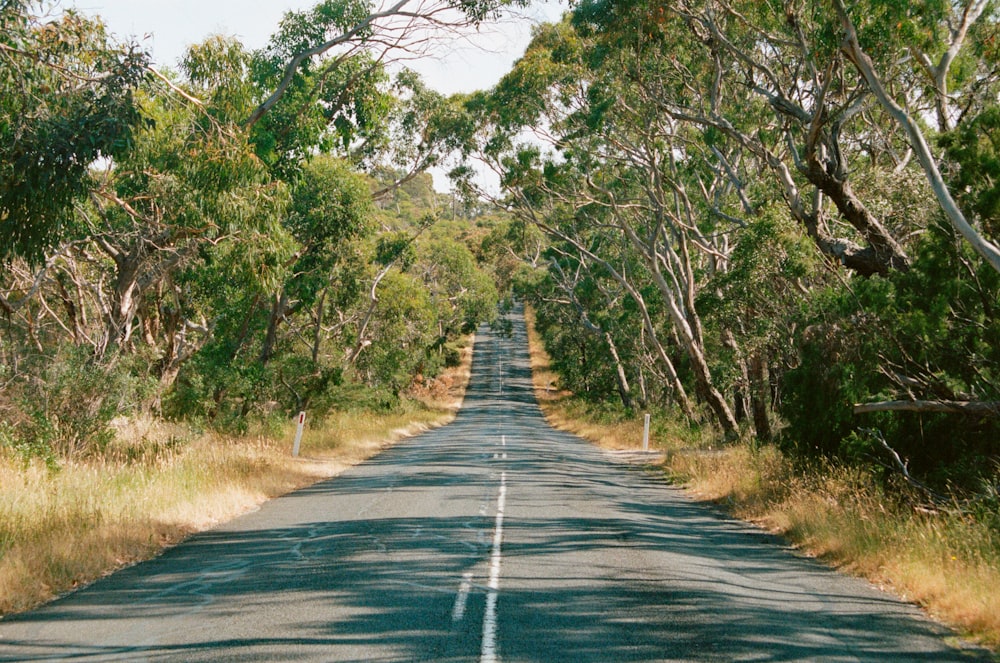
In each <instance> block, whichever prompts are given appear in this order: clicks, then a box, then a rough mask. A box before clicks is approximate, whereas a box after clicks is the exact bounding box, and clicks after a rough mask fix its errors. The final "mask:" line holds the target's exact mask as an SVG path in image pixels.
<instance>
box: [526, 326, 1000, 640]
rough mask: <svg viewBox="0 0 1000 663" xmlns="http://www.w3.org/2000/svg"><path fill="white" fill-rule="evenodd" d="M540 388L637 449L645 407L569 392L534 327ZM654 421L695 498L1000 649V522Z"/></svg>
mask: <svg viewBox="0 0 1000 663" xmlns="http://www.w3.org/2000/svg"><path fill="white" fill-rule="evenodd" d="M528 319H529V327H528V330H529V331H528V336H529V342H530V343H531V361H532V368H533V374H534V375H535V391H536V394H538V397H539V402H540V404H541V406H542V410H543V412H544V413H545V415H546V418H547V419H548V420H549V422H550V423H551V424H552V425H553V426H555V427H556V428H560V429H562V430H567V431H570V432H573V433H576V434H577V435H580V436H581V437H584V438H586V439H588V440H591V441H592V442H594V443H596V444H598V445H600V446H602V447H606V448H614V449H638V448H639V447H640V446H641V444H642V422H641V420H640V415H638V414H637V415H634V416H632V417H626V416H624V415H621V414H618V415H615V416H612V415H610V414H609V410H606V409H603V408H600V407H598V406H594V405H592V404H587V403H584V402H582V401H581V400H579V399H576V398H574V397H573V395H572V394H570V393H568V392H565V391H559V390H558V389H557V384H558V382H557V380H556V377H555V376H554V375H552V374H551V371H550V370H549V368H548V363H547V362H548V358H547V357H546V355H545V352H544V349H543V348H542V347H541V343H540V342H539V339H538V337H537V335H536V334H535V332H534V329H533V326H532V325H531V322H532V319H531V315H530V312H529V314H528ZM665 418H669V419H671V420H672V422H656V421H654V426H653V434H652V435H651V438H652V441H651V447H653V448H656V449H659V450H661V451H662V452H663V453H664V461H663V464H662V467H661V470H662V471H663V472H664V474H665V475H666V477H667V478H668V479H669V480H670V481H671V482H673V483H677V484H680V485H683V486H684V487H685V489H686V490H687V491H688V492H689V493H690V494H692V495H693V496H694V497H695V499H698V500H702V501H711V502H714V503H716V504H719V505H721V506H723V507H725V508H726V509H727V510H728V511H729V512H730V513H732V514H733V515H734V516H736V517H738V518H742V519H744V520H748V521H751V522H754V523H756V524H758V525H759V526H761V527H763V528H766V529H768V530H769V531H772V532H774V533H777V534H780V535H782V536H784V537H785V538H787V539H788V540H789V541H791V542H792V543H793V544H794V545H795V546H796V547H797V548H798V549H799V550H800V551H801V552H802V553H804V554H806V555H809V556H814V557H817V558H819V559H821V560H822V561H824V562H825V563H827V564H829V565H831V566H834V567H836V568H839V569H841V570H843V571H845V572H847V573H851V574H853V575H858V576H861V577H864V578H867V579H868V580H870V581H871V582H872V583H874V584H876V585H878V586H880V587H882V588H884V589H886V590H888V591H890V592H892V593H894V594H896V595H897V596H900V597H901V598H903V599H905V600H907V601H911V602H914V603H916V604H918V605H920V606H922V607H923V608H924V609H925V610H926V611H927V612H928V614H930V615H931V616H933V617H934V618H936V619H938V620H940V621H942V622H944V623H947V624H949V625H951V626H952V627H953V628H955V629H956V630H957V631H959V632H960V633H962V634H963V635H964V636H966V637H968V638H969V639H971V640H973V641H976V642H979V643H981V644H983V645H985V646H987V647H990V648H991V649H992V650H993V651H994V652H996V651H997V650H998V649H1000V592H998V591H997V588H998V587H1000V531H998V530H997V529H996V526H995V523H994V526H993V527H991V526H990V525H989V524H988V523H986V522H983V519H978V518H973V517H970V516H969V515H968V514H966V513H964V512H963V510H961V509H957V508H956V509H939V510H926V509H914V508H913V506H912V504H911V503H908V502H907V501H905V500H902V499H900V498H898V497H893V496H891V495H888V494H886V493H885V491H884V490H883V489H881V488H880V486H879V484H878V483H877V482H876V481H875V480H874V479H873V477H871V476H870V475H867V474H865V473H864V472H862V471H861V470H857V469H852V468H846V467H839V466H834V465H831V464H827V465H822V466H821V465H816V466H814V467H809V468H802V467H796V466H795V465H794V464H793V463H792V462H791V461H790V460H789V459H788V458H787V457H786V456H784V455H783V453H782V452H781V451H780V450H779V449H778V448H776V447H774V446H771V445H764V446H760V447H756V448H755V447H753V446H751V445H747V444H741V445H719V443H718V440H720V439H721V436H719V435H717V434H716V433H715V432H714V431H713V430H712V429H710V428H702V429H700V430H686V428H687V427H686V426H685V425H683V424H679V423H677V422H678V421H679V418H678V417H665Z"/></svg>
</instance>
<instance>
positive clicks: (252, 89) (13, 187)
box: [0, 0, 1000, 646]
mask: <svg viewBox="0 0 1000 663" xmlns="http://www.w3.org/2000/svg"><path fill="white" fill-rule="evenodd" d="M507 4H509V3H508V2H507V1H506V0H474V1H471V2H464V1H463V2H460V3H457V5H456V8H457V9H460V11H455V12H452V13H448V14H447V18H444V16H445V14H438V13H437V12H435V11H434V10H433V9H429V10H428V9H427V7H426V6H421V7H419V8H418V9H419V11H417V12H416V13H415V14H413V15H412V16H411V15H410V14H409V13H408V12H409V9H408V8H407V7H406V6H405V5H400V4H397V5H394V6H393V8H391V9H390V10H389V13H390V14H392V13H394V12H404V13H405V14H406V16H407V17H408V19H407V21H405V22H403V23H398V22H397V23H394V22H393V18H394V17H393V16H388V17H379V16H376V15H372V14H371V13H370V12H371V11H373V9H374V7H373V6H370V5H369V3H367V2H365V1H364V0H326V1H324V2H321V3H318V4H317V5H316V6H315V7H313V8H312V9H308V10H303V11H300V12H292V13H289V14H288V15H287V16H286V18H285V20H284V21H283V22H282V23H281V24H280V25H278V26H276V30H275V32H274V34H273V36H272V38H271V40H270V41H269V43H268V44H267V45H266V46H265V47H264V48H262V49H258V50H252V49H247V48H246V47H245V46H244V45H243V44H241V43H240V42H239V41H238V40H235V39H231V38H224V37H213V38H209V39H207V40H205V41H204V42H203V43H200V44H195V45H193V46H192V47H191V48H190V49H189V51H188V53H187V54H186V56H185V57H184V58H183V59H182V61H181V62H179V63H177V66H176V68H174V69H168V70H164V71H159V70H157V69H155V68H153V67H151V66H150V64H149V61H148V57H147V55H146V54H144V53H143V52H142V51H141V49H139V48H137V47H136V46H135V45H134V44H128V43H124V44H123V43H119V42H117V41H116V40H115V38H113V37H112V36H111V35H108V34H107V33H106V31H105V29H104V26H103V25H102V24H101V23H100V21H99V20H97V19H93V18H89V17H86V16H83V15H81V14H78V13H75V12H72V11H66V12H47V11H44V9H46V7H42V6H41V5H39V4H38V3H34V2H28V1H27V0H14V1H11V2H5V3H2V4H0V87H2V91H3V94H2V95H0V265H2V267H0V458H2V463H3V465H2V466H3V468H4V470H3V471H4V472H5V473H7V474H6V475H5V476H4V484H5V485H6V484H7V483H8V482H11V484H12V485H20V484H19V482H21V483H24V484H25V485H29V484H30V485H36V484H37V485H42V484H43V483H44V482H45V481H49V480H54V481H58V477H59V476H60V475H62V476H65V477H67V479H66V481H67V482H68V484H72V483H74V482H75V481H78V480H77V479H71V477H72V476H75V475H73V474H72V472H71V471H70V470H69V468H74V467H78V466H79V467H84V468H85V467H91V468H95V467H96V468H102V467H111V466H114V467H117V466H128V465H129V463H132V464H137V466H145V465H148V464H150V463H152V464H154V465H155V464H157V463H164V464H167V465H170V464H171V463H174V462H175V459H179V458H181V457H182V456H184V454H183V453H180V451H181V450H186V449H194V448H196V447H197V448H200V447H201V446H206V447H207V448H208V449H210V450H212V451H211V453H221V451H220V450H221V449H224V448H227V447H228V446H231V445H230V443H229V442H228V440H231V439H237V438H239V439H242V438H245V437H246V436H247V435H251V439H252V440H258V441H252V442H250V443H248V444H249V446H248V447H247V448H248V449H250V452H248V453H250V455H249V456H246V457H243V458H244V459H243V460H240V461H238V462H235V466H236V467H237V468H239V467H244V468H245V467H254V466H256V465H257V464H260V463H264V461H261V460H255V459H256V458H257V456H255V455H254V454H257V453H264V452H263V451H259V450H260V449H264V448H267V447H268V445H269V444H271V443H270V442H264V441H260V440H269V439H271V437H270V432H273V431H277V430H282V429H283V428H284V427H286V426H287V424H286V423H285V422H287V421H289V420H290V419H291V418H292V417H293V416H294V415H295V413H297V412H298V411H300V410H303V409H304V410H307V411H309V412H310V416H311V417H312V418H313V419H314V420H316V421H322V420H324V419H327V418H334V417H338V416H341V415H342V414H343V413H345V412H348V413H350V412H356V411H360V412H366V413H381V414H384V415H386V416H389V415H392V414H393V413H397V412H401V411H402V412H404V413H406V412H407V408H408V407H409V406H408V405H407V403H408V402H409V401H408V397H407V394H410V393H413V392H414V391H420V390H422V389H426V388H428V385H431V384H433V380H434V379H436V378H437V377H438V376H440V375H441V372H442V371H444V370H445V369H447V368H449V367H454V366H456V365H457V364H458V363H459V359H460V351H459V343H460V339H461V338H462V337H463V336H464V335H466V334H468V333H469V332H470V331H472V330H473V329H474V328H475V326H476V324H477V323H479V322H482V321H489V320H491V319H492V318H493V316H494V315H495V313H496V303H497V301H498V300H500V299H505V298H509V297H518V298H520V299H521V300H523V301H525V302H526V303H527V304H529V305H530V306H531V307H532V308H533V310H534V312H535V318H534V327H535V330H536V331H537V334H538V337H539V338H540V339H541V340H542V342H543V344H544V347H545V350H546V352H547V353H548V356H549V357H550V365H549V369H548V370H549V373H547V374H546V375H545V376H544V377H543V380H544V385H543V386H542V397H543V401H546V400H551V399H556V401H557V402H558V403H559V409H558V411H556V410H553V409H552V408H551V407H550V408H549V412H550V416H551V417H552V418H553V419H554V420H559V421H562V422H563V423H567V422H574V423H572V425H573V426H581V425H582V424H580V423H579V422H581V421H586V422H595V423H587V426H591V425H593V426H605V425H608V426H611V427H610V428H595V430H594V431H588V430H583V429H578V430H580V432H582V433H585V434H587V435H588V436H592V437H600V438H602V439H604V440H605V441H606V443H608V444H618V443H619V442H620V441H621V440H633V439H636V438H637V437H638V435H637V426H638V425H639V424H638V422H636V421H635V419H636V417H637V416H638V413H640V412H644V411H649V412H652V413H653V415H654V421H655V422H656V424H655V438H656V439H658V440H660V441H661V443H662V444H664V446H665V451H666V453H667V457H668V465H667V467H668V468H669V469H668V470H667V471H668V472H669V473H670V475H671V476H672V477H674V478H675V479H676V480H678V481H683V482H685V483H687V484H688V485H690V486H692V487H693V489H694V490H695V491H696V492H698V493H699V494H702V495H704V496H706V498H710V499H715V500H719V501H722V502H726V503H729V504H730V505H731V507H732V508H733V509H734V510H735V511H736V512H737V513H738V514H739V515H742V516H743V517H746V518H750V519H752V520H756V521H759V522H762V523H764V524H766V525H767V526H768V527H771V528H774V529H777V530H779V531H783V532H786V533H787V534H788V535H789V536H793V537H795V538H796V540H797V541H800V542H801V544H802V545H803V546H809V547H810V549H811V550H813V551H814V553H815V554H817V555H822V556H824V557H825V558H827V559H829V560H830V561H832V562H833V563H836V564H838V565H841V566H844V567H847V568H850V569H852V570H856V571H857V572H860V573H865V574H867V575H869V576H870V577H872V578H873V579H875V580H876V581H877V582H881V583H883V584H892V586H893V588H894V589H895V590H896V591H898V592H900V593H902V594H904V595H906V596H908V597H910V598H913V599H914V600H917V601H920V602H921V603H923V604H925V605H927V606H928V608H929V609H930V610H931V611H932V612H935V613H936V614H939V615H940V616H942V617H943V618H945V619H947V620H948V621H950V622H952V623H955V624H958V625H961V627H962V628H966V629H968V630H969V631H970V632H971V633H974V634H975V636H976V637H979V638H981V639H982V640H983V641H985V642H988V643H990V644H992V645H993V646H997V645H998V642H1000V638H998V636H997V632H998V629H997V626H996V619H997V617H996V616H997V615H1000V610H998V609H997V605H996V599H995V598H994V597H992V596H991V594H990V593H989V590H990V589H992V588H994V587H996V586H997V584H998V583H997V582H996V581H997V577H996V575H997V568H998V556H1000V553H998V549H1000V248H998V245H997V243H998V241H1000V187H998V185H997V182H998V180H1000V166H998V164H1000V149H998V145H1000V110H998V106H997V99H998V96H1000V49H998V41H997V39H996V35H997V33H998V30H1000V6H998V5H997V3H992V2H986V1H984V0H967V1H964V2H943V1H940V0H927V1H925V2H921V3H908V2H888V1H886V0H859V1H857V2H852V3H851V4H850V6H847V5H846V4H845V3H843V2H841V0H832V1H830V2H818V1H814V0H808V1H805V2H799V3H773V2H771V3H761V2H757V1H756V0H727V1H726V2H717V1H715V0H713V1H711V2H701V1H695V0H692V1H687V0H685V1H679V2H660V1H659V0H658V1H656V2H652V1H649V0H580V1H579V2H574V3H572V5H571V6H570V7H568V11H567V12H566V14H565V15H564V17H563V18H562V19H561V20H560V21H558V22H556V23H553V24H549V25H542V26H538V27H537V28H536V30H535V31H534V33H533V40H532V43H531V44H530V45H529V47H528V49H527V51H526V52H525V54H524V56H523V57H522V58H521V59H520V60H519V61H517V62H516V63H514V65H513V67H512V69H511V71H510V72H509V73H508V74H507V75H505V76H504V77H503V78H502V79H501V80H500V81H499V82H498V83H497V84H496V85H495V86H494V87H493V88H491V89H488V90H482V91H479V92H475V93H470V94H459V95H454V96H452V97H445V96H443V95H441V94H439V93H437V92H435V91H433V90H430V89H428V88H427V86H426V85H425V84H424V83H423V81H421V79H420V78H419V76H417V75H416V74H414V73H413V72H411V71H407V70H406V69H405V68H403V67H401V66H397V65H399V64H400V63H398V62H397V63H395V64H394V63H392V62H391V61H392V58H393V56H394V54H395V55H398V54H399V53H400V51H398V50H392V48H389V46H388V45H392V47H399V46H401V47H403V48H404V49H405V48H406V47H410V48H411V49H412V52H411V53H409V55H412V54H413V53H416V52H423V51H424V50H425V48H426V49H429V48H430V46H431V45H432V44H433V43H434V40H433V37H432V36H431V35H430V33H428V32H427V30H425V29H424V28H427V27H429V26H431V25H437V26H438V27H444V28H447V29H446V30H445V31H444V32H445V34H446V37H447V38H454V35H455V34H457V33H459V32H461V30H463V29H465V28H470V27H473V26H475V25H477V24H478V23H479V22H480V21H481V20H483V19H484V18H486V17H488V16H493V15H495V14H496V13H497V12H499V11H501V10H502V9H503V8H504V6H506V5H507ZM513 4H523V3H521V2H519V0H515V1H514V2H513ZM422 11H429V12H430V13H429V14H424V13H421V12H422ZM395 18H397V19H398V16H396V17H395ZM410 19H412V20H410ZM444 20H447V21H452V20H454V23H453V24H449V25H445V26H441V25H440V22H441V21H444ZM402 25H405V26H406V27H401V26H402ZM428 40H429V41H428ZM403 57H404V59H405V57H408V55H407V56H403ZM431 167H438V168H442V167H444V168H450V169H451V170H450V171H449V175H450V177H451V179H452V182H453V184H454V189H453V192H452V193H448V194H442V193H439V192H437V191H435V189H434V187H433V182H432V179H431V176H430V175H429V174H428V170H429V169H430V168H431ZM484 170H485V171H488V172H492V173H493V174H494V175H495V176H496V177H495V178H494V179H492V180H490V181H489V182H490V184H489V186H487V185H486V183H485V180H484V178H483V177H481V176H480V175H481V173H483V172H484ZM494 185H495V186H494ZM566 394H572V396H571V397H565V398H564V397H563V396H565V395H566ZM147 425H148V430H149V431H150V433H149V434H148V435H146V442H145V443H138V442H136V441H135V439H134V438H129V437H128V436H126V438H125V439H124V441H123V438H122V437H121V433H122V431H125V430H133V429H134V430H139V429H140V428H142V427H143V426H147ZM393 425H395V424H393ZM567 425H568V424H567ZM191 431H199V433H198V434H195V433H192V432H191ZM202 432H203V433H204V435H205V436H208V437H202ZM138 435H139V439H140V440H141V439H143V434H142V433H139V434H138ZM205 439H209V440H215V441H216V443H203V442H202V440H205ZM220 440H223V441H225V442H222V443H218V442H219V441H220ZM185 453H186V452H185ZM177 462H180V461H177ZM206 463H207V464H209V465H211V463H212V461H206ZM203 464H204V463H203ZM265 464H266V463H265ZM192 467H193V468H194V469H191V470H183V469H179V470H177V471H178V472H179V474H180V476H181V478H182V479H183V477H185V476H187V475H188V474H191V473H194V474H197V472H198V469H197V468H198V467H199V465H197V464H196V465H193V466H192ZM87 472H91V473H92V474H96V475H103V474H106V473H109V471H108V470H105V469H102V470H95V469H91V470H84V471H83V474H87ZM47 473H48V474H47ZM280 474H281V473H280V472H279V475H280ZM45 477H49V478H45ZM53 477H54V478H53ZM238 477H239V473H238V472H237V478H236V479H233V480H232V481H230V482H229V483H232V484H233V485H235V486H237V487H238V486H239V485H241V481H242V479H239V478H238ZM79 481H82V479H80V480H79ZM144 482H147V480H146V479H144V478H141V477H140V478H137V479H121V480H120V483H122V484H132V483H138V484H143V483H144ZM183 483H184V480H182V481H181V484H182V485H183ZM278 483H279V484H280V483H281V482H280V481H279V482H278ZM292 483H294V481H292ZM53 485H55V484H53ZM110 485H111V487H110V488H108V489H103V488H101V489H97V488H95V489H94V492H95V494H98V493H99V494H103V493H104V492H106V491H111V492H112V493H113V491H114V490H117V489H118V488H117V487H116V486H117V484H115V483H114V482H112V483H111V484H110ZM235 490H237V492H238V490H241V489H239V488H237V489H235ZM275 490H277V488H276V489H275ZM53 492H54V494H55V493H59V491H58V490H55V489H53ZM264 492H270V489H267V490H265V491H264ZM11 495H12V496H11V497H9V498H6V497H5V499H9V500H10V501H9V504H17V503H18V502H17V501H16V500H17V498H16V496H13V495H14V494H11ZM142 499H143V498H140V497H135V498H134V500H137V501H139V502H141V501H142ZM165 502H170V503H176V504H179V505H181V506H177V507H171V508H178V509H183V508H184V507H183V504H184V500H183V499H180V498H176V499H175V498H169V499H165ZM6 504H8V503H5V506H4V507H3V508H7V506H6ZM40 504H41V505H42V506H41V507H40V508H41V509H42V510H43V511H44V509H45V508H48V507H47V506H45V505H46V504H47V502H45V501H44V500H43V501H42V502H40ZM71 504H72V506H71V507H66V509H68V511H67V513H74V511H73V509H77V508H86V505H87V504H89V502H88V500H87V499H83V498H79V499H78V500H77V501H76V503H71ZM10 508H12V509H13V508H14V507H10ZM17 508H18V509H19V508H20V507H17ZM53 508H54V509H55V507H53ZM62 508H63V507H60V508H58V509H55V511H56V512H59V511H60V509H62ZM120 508H122V509H126V510H127V509H131V508H133V507H132V506H130V505H128V504H125V503H123V504H122V505H121V507H120ZM12 513H14V511H12ZM17 513H20V512H17ZM102 517H103V516H102ZM109 517H110V516H109ZM25 518H26V516H24V515H17V516H10V520H11V522H15V521H17V520H25ZM59 518H63V519H64V520H65V519H66V518H68V519H70V520H72V519H73V517H72V516H65V514H64V515H63V516H60V515H59V514H58V513H57V514H56V520H55V521H54V522H55V523H61V522H63V521H60V520H59ZM26 526H27V527H29V528H30V527H31V526H30V525H26ZM60 526H61V525H60ZM171 527H172V525H171ZM0 531H5V530H0ZM32 531H34V530H32ZM171 531H172V530H170V529H169V528H167V529H165V530H164V531H163V533H160V534H156V535H155V536H154V538H155V537H166V539H168V540H172V539H171V537H172V536H174V535H173V534H171ZM33 536H34V535H33ZM144 536H145V535H144ZM19 540H20V535H18V536H17V537H15V536H14V535H12V534H3V535H2V536H0V542H3V543H2V545H4V546H7V547H8V548H7V549H8V550H9V549H10V547H11V546H14V545H17V542H18V541H19ZM143 540H144V541H145V540H146V539H143ZM52 545H55V544H52ZM0 550H2V548H0ZM2 554H3V555H4V559H6V558H7V557H8V556H9V553H2ZM125 559H131V557H128V556H126V558H125ZM54 565H56V566H58V564H57V563H55V564H54ZM46 582H47V581H46Z"/></svg>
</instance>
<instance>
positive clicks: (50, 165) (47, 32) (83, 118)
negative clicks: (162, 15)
mask: <svg viewBox="0 0 1000 663" xmlns="http://www.w3.org/2000/svg"><path fill="white" fill-rule="evenodd" d="M146 64H147V56H146V55H145V54H144V53H141V52H138V51H137V50H136V48H135V47H134V46H119V45H116V44H113V43H112V42H111V41H110V40H109V39H108V38H107V36H106V35H105V33H104V28H103V26H102V25H101V24H100V23H99V22H97V21H92V20H89V19H86V18H84V17H82V16H80V15H79V14H77V13H75V12H72V11H67V12H64V13H63V14H62V15H61V16H60V17H59V18H57V19H52V20H49V21H47V22H44V23H43V22H42V21H41V20H40V19H38V18H36V17H34V16H33V15H32V14H31V13H30V3H27V2H21V1H16V2H5V3H3V5H2V6H0V87H2V89H3V94H2V95H0V262H2V263H9V262H10V261H11V260H12V259H13V258H15V257H23V258H27V259H28V260H30V261H31V262H32V263H40V262H41V261H42V260H43V258H44V256H45V252H46V251H47V250H50V249H52V248H54V247H55V246H57V245H58V244H59V243H61V242H62V241H64V240H65V239H66V238H67V236H70V235H72V234H74V233H75V232H76V231H77V230H78V228H77V227H76V225H75V223H74V221H73V215H72V206H73V203H74V202H76V201H78V200H80V199H81V198H83V197H84V196H85V195H86V194H87V192H88V191H89V189H90V187H91V185H92V179H91V177H92V176H91V172H90V169H91V168H92V167H93V166H94V165H95V163H96V162H98V161H99V160H101V159H108V158H112V159H113V158H118V157H121V156H122V155H124V154H125V153H127V152H128V150H130V149H131V147H132V145H133V141H134V134H135V131H136V130H137V129H138V128H139V127H140V126H142V125H143V122H144V120H143V117H142V114H141V113H140V110H139V107H138V104H137V103H136V100H135V91H136V89H137V87H138V86H139V85H140V83H141V82H142V80H143V78H144V76H145V67H146Z"/></svg>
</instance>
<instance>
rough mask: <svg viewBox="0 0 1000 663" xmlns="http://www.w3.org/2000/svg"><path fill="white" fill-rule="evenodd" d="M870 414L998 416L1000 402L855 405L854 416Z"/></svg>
mask: <svg viewBox="0 0 1000 663" xmlns="http://www.w3.org/2000/svg"><path fill="white" fill-rule="evenodd" d="M871 412H945V413H952V414H967V415H972V416H977V417H996V416H1000V401H917V400H912V401H877V402H874V403H856V404H855V405H854V414H868V413H871Z"/></svg>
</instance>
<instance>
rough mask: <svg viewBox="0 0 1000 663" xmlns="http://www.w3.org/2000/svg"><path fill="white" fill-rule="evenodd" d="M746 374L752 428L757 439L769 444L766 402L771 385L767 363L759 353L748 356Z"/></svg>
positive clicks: (769, 435)
mask: <svg viewBox="0 0 1000 663" xmlns="http://www.w3.org/2000/svg"><path fill="white" fill-rule="evenodd" d="M747 373H748V376H749V378H750V410H751V412H752V414H753V428H754V431H755V432H756V433H757V439H758V440H760V441H761V442H770V441H771V438H772V433H771V420H770V417H768V401H770V394H771V384H770V379H769V377H768V371H767V363H766V362H765V361H764V358H763V357H762V356H761V353H760V352H759V351H757V352H754V353H753V354H751V355H750V360H749V361H748V362H747Z"/></svg>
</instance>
